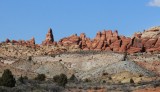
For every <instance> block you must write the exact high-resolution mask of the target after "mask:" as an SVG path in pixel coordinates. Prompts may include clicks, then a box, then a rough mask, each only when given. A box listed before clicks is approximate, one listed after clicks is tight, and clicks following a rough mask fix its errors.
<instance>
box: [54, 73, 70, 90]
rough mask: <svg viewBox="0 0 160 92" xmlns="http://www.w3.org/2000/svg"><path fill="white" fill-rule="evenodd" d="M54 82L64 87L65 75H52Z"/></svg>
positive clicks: (65, 82)
mask: <svg viewBox="0 0 160 92" xmlns="http://www.w3.org/2000/svg"><path fill="white" fill-rule="evenodd" d="M53 80H54V82H56V83H57V84H58V85H59V86H62V87H65V85H66V84H67V82H68V81H67V76H66V75H65V74H60V75H56V76H54V77H53Z"/></svg>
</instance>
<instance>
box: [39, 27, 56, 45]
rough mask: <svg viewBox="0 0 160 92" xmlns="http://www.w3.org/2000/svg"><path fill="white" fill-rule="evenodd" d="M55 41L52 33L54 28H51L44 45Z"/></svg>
mask: <svg viewBox="0 0 160 92" xmlns="http://www.w3.org/2000/svg"><path fill="white" fill-rule="evenodd" d="M53 42H54V37H53V33H52V29H51V28H49V30H48V33H47V34H46V39H45V41H43V42H42V44H43V45H47V44H52V43H53Z"/></svg>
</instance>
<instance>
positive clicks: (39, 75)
mask: <svg viewBox="0 0 160 92" xmlns="http://www.w3.org/2000/svg"><path fill="white" fill-rule="evenodd" d="M45 79H46V76H45V74H38V75H37V77H36V78H35V80H39V81H45Z"/></svg>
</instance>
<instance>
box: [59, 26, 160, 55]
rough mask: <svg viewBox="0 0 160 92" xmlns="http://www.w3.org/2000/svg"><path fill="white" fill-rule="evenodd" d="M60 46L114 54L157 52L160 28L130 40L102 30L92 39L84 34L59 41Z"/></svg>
mask: <svg viewBox="0 0 160 92" xmlns="http://www.w3.org/2000/svg"><path fill="white" fill-rule="evenodd" d="M58 43H59V45H61V46H73V45H74V46H76V47H79V48H80V49H82V50H98V51H114V52H128V53H136V52H159V51H160V27H154V28H151V29H149V30H146V31H144V32H143V33H141V32H138V33H135V34H134V35H133V37H132V38H130V37H125V36H119V34H118V31H117V30H116V31H114V32H112V30H107V31H106V30H104V31H102V32H98V33H97V34H96V37H95V38H94V39H92V40H91V39H90V38H87V37H86V35H85V34H84V33H82V34H80V36H77V35H72V36H69V37H66V38H63V39H61V40H60V41H59V42H58Z"/></svg>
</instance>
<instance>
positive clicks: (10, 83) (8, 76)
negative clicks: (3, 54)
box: [0, 69, 16, 87]
mask: <svg viewBox="0 0 160 92" xmlns="http://www.w3.org/2000/svg"><path fill="white" fill-rule="evenodd" d="M15 84H16V81H15V78H14V77H13V75H12V72H11V71H10V70H9V69H6V70H4V72H3V74H2V77H1V78H0V85H1V86H6V87H15Z"/></svg>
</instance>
